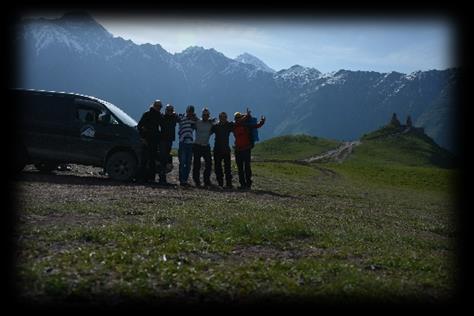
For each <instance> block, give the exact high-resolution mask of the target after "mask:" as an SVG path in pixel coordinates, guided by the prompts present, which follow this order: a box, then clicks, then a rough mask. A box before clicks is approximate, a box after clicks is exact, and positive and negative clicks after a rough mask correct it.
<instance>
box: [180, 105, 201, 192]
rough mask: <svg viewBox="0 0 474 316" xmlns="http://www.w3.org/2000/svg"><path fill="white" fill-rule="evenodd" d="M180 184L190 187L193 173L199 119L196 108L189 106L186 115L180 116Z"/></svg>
mask: <svg viewBox="0 0 474 316" xmlns="http://www.w3.org/2000/svg"><path fill="white" fill-rule="evenodd" d="M178 117H179V130H178V136H179V148H178V158H179V184H180V185H181V186H183V187H187V186H189V184H188V178H189V172H190V171H191V162H192V158H193V156H192V155H193V142H194V137H193V133H194V129H195V128H196V121H197V117H196V114H195V113H194V106H193V105H189V106H188V107H187V108H186V115H184V114H180V115H179V116H178Z"/></svg>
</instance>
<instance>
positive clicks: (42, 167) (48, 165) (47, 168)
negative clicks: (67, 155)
mask: <svg viewBox="0 0 474 316" xmlns="http://www.w3.org/2000/svg"><path fill="white" fill-rule="evenodd" d="M35 167H36V169H38V170H39V171H41V172H48V173H49V172H51V171H53V170H55V169H56V168H57V167H58V164H57V163H54V162H38V163H35Z"/></svg>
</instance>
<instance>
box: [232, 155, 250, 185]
mask: <svg viewBox="0 0 474 316" xmlns="http://www.w3.org/2000/svg"><path fill="white" fill-rule="evenodd" d="M235 162H236V164H237V169H238V171H239V182H240V186H242V187H251V186H252V168H251V167H250V149H247V150H242V151H238V150H236V151H235Z"/></svg>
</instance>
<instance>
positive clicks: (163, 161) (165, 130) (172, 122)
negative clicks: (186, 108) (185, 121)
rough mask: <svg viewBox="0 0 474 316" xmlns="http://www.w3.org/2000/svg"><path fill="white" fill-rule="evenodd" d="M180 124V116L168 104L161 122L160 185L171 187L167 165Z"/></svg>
mask: <svg viewBox="0 0 474 316" xmlns="http://www.w3.org/2000/svg"><path fill="white" fill-rule="evenodd" d="M178 122H179V117H178V115H177V114H176V113H175V112H174V107H173V106H172V105H171V104H167V105H166V107H165V113H164V114H163V115H162V116H161V120H160V144H159V147H160V173H159V176H160V180H159V182H158V184H160V185H170V184H169V183H168V182H167V181H166V165H167V164H168V161H169V157H170V152H171V146H172V145H173V141H174V140H175V138H176V137H175V134H176V124H177V123H178Z"/></svg>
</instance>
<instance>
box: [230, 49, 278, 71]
mask: <svg viewBox="0 0 474 316" xmlns="http://www.w3.org/2000/svg"><path fill="white" fill-rule="evenodd" d="M235 60H236V61H238V62H241V63H243V64H249V65H253V66H255V67H256V68H257V69H259V70H262V71H266V72H269V73H274V72H275V70H273V69H272V68H270V67H268V66H267V65H266V64H265V63H264V62H263V61H261V60H260V59H258V58H257V57H255V56H253V55H250V54H249V53H243V54H241V55H239V56H237V58H235Z"/></svg>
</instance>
